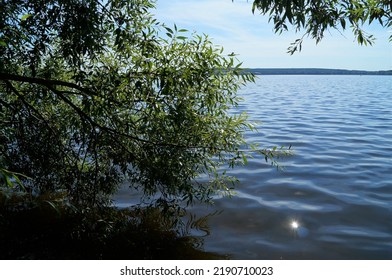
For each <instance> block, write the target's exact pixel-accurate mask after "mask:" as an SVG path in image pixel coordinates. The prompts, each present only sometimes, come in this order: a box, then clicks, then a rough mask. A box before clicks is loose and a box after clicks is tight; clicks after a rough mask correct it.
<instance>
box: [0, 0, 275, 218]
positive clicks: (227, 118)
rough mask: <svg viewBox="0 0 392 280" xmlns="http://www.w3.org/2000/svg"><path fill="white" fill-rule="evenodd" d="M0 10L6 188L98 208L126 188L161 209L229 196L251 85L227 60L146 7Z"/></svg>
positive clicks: (71, 1) (45, 4) (106, 4)
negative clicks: (238, 110)
mask: <svg viewBox="0 0 392 280" xmlns="http://www.w3.org/2000/svg"><path fill="white" fill-rule="evenodd" d="M0 5H1V6H0V115H1V119H0V129H1V135H0V143H1V146H0V149H1V156H0V168H1V171H2V173H1V174H2V176H3V178H5V179H4V182H5V183H3V187H7V186H9V187H13V188H15V189H17V188H18V184H16V183H19V182H22V183H23V187H24V188H26V190H28V191H29V192H30V193H31V194H33V195H39V194H45V193H48V192H49V193H58V192H62V193H65V196H66V198H67V199H69V200H70V201H72V202H73V203H75V204H80V205H88V206H96V205H98V206H99V205H107V204H108V203H109V202H110V200H109V197H110V195H111V194H112V193H113V192H115V191H116V189H117V186H118V184H119V183H120V182H123V181H128V182H130V185H131V187H134V188H140V189H141V190H143V192H144V194H145V196H146V197H152V198H153V199H154V200H153V201H155V203H156V204H157V205H159V206H161V207H163V208H164V209H165V210H167V211H169V210H170V209H172V206H173V205H179V204H181V203H188V204H189V203H192V202H193V201H194V200H200V201H206V200H208V199H209V198H210V197H211V195H212V194H213V193H214V192H215V191H217V190H223V191H224V192H229V191H230V189H229V188H228V185H227V184H226V183H227V182H228V181H230V180H232V178H231V177H229V176H226V175H225V173H224V171H222V169H221V167H222V166H227V165H228V166H230V167H233V166H235V165H236V164H241V163H243V162H244V160H245V156H246V154H245V152H244V151H242V150H241V149H240V148H242V147H243V146H244V145H245V142H244V139H243V136H242V134H243V131H244V130H245V129H248V128H251V125H250V124H249V123H248V122H247V121H246V115H244V114H240V115H233V114H231V113H230V112H229V110H230V109H231V108H233V107H235V106H236V105H237V103H238V101H239V98H238V96H237V95H236V91H237V90H238V88H239V87H240V86H242V85H244V84H245V83H247V82H251V81H253V79H254V78H253V76H252V75H250V74H244V73H242V71H241V69H240V63H238V62H237V60H236V58H235V57H233V56H224V55H223V49H221V48H217V47H215V46H214V45H213V44H212V43H211V42H210V40H209V39H208V37H207V36H199V35H197V34H192V35H189V36H186V35H187V31H186V30H183V29H178V28H177V26H174V27H167V26H165V25H163V24H160V23H158V22H156V20H155V19H153V17H152V16H151V14H150V13H149V11H150V9H152V8H153V7H154V5H153V4H152V3H151V1H147V0H108V1H98V0H83V1H81V0H80V1H79V0H33V1H31V0H28V1H27V0H16V1H15V0H4V1H2V2H1V4H0ZM265 155H266V156H267V155H268V154H265ZM10 174H11V175H10ZM12 174H13V175H12ZM20 174H23V176H19V175H20ZM201 175H205V177H206V178H209V179H208V180H207V182H204V181H203V182H202V180H199V178H200V176H201ZM20 185H21V184H20Z"/></svg>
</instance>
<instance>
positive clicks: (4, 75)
mask: <svg viewBox="0 0 392 280" xmlns="http://www.w3.org/2000/svg"><path fill="white" fill-rule="evenodd" d="M0 80H3V81H16V82H23V83H30V84H38V85H43V86H46V87H51V86H65V87H69V88H73V89H77V90H79V91H81V92H84V93H86V94H88V95H97V94H96V93H94V92H92V91H90V90H89V89H86V88H84V87H81V86H79V85H77V84H75V83H70V82H65V81H61V80H50V79H43V78H32V77H27V76H22V75H15V74H9V73H1V72H0Z"/></svg>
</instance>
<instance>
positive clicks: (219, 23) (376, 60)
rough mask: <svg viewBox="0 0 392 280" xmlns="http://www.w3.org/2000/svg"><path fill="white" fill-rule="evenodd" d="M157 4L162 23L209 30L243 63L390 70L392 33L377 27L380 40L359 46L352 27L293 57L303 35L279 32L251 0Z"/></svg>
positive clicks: (310, 43)
mask: <svg viewBox="0 0 392 280" xmlns="http://www.w3.org/2000/svg"><path fill="white" fill-rule="evenodd" d="M156 6H157V9H156V10H154V11H152V13H153V14H155V17H156V18H157V19H158V20H159V21H160V22H162V23H165V24H166V25H168V26H169V27H170V26H173V24H174V23H175V24H176V25H177V26H178V27H179V28H186V29H188V30H190V31H195V32H197V33H198V34H203V33H205V34H208V35H209V37H210V38H211V40H212V41H213V43H214V44H216V45H219V46H223V47H224V49H225V53H227V54H229V53H232V52H234V53H236V54H239V56H238V58H239V60H240V61H243V62H244V64H243V66H244V67H260V68H302V67H312V68H313V67H316V68H340V69H357V70H388V69H392V43H389V42H388V37H389V35H390V34H391V33H390V32H391V31H389V30H387V29H384V28H381V27H380V26H378V25H372V26H370V27H368V28H367V29H366V30H367V31H369V32H370V33H372V34H373V35H374V36H375V37H376V38H377V40H376V43H375V44H374V45H373V46H359V45H358V44H357V42H356V41H355V39H354V37H353V35H352V34H351V31H350V30H347V31H346V32H345V33H343V36H342V35H341V34H340V33H339V32H337V31H334V32H332V33H327V34H326V36H325V38H324V39H323V40H322V41H321V43H319V44H318V45H316V43H315V42H314V41H313V40H311V39H308V40H305V42H304V44H303V48H302V52H301V53H296V54H294V55H293V56H290V55H289V54H287V53H286V51H287V47H288V46H289V45H290V43H291V42H293V41H294V40H295V39H296V38H299V37H301V34H295V32H294V31H290V32H286V33H283V34H281V35H277V34H275V33H274V32H273V24H272V23H268V18H267V17H265V16H261V15H260V14H257V12H256V13H255V15H253V14H252V11H251V9H252V0H249V2H248V1H246V0H235V1H234V3H233V2H232V1H231V0H157V3H156Z"/></svg>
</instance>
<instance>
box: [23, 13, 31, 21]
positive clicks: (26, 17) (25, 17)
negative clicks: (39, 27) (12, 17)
mask: <svg viewBox="0 0 392 280" xmlns="http://www.w3.org/2000/svg"><path fill="white" fill-rule="evenodd" d="M32 16H33V15H32V14H25V15H23V16H22V17H21V18H20V20H21V21H25V20H27V19H28V18H30V17H32Z"/></svg>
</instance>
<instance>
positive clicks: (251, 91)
mask: <svg viewBox="0 0 392 280" xmlns="http://www.w3.org/2000/svg"><path fill="white" fill-rule="evenodd" d="M240 95H241V96H243V97H244V101H243V102H242V103H241V105H240V107H239V108H238V110H239V111H246V112H247V113H248V115H249V117H250V120H251V121H254V122H257V127H258V131H253V132H248V133H246V135H245V136H246V139H247V141H248V142H253V143H259V145H260V146H261V147H266V148H268V147H273V146H281V145H284V146H286V147H288V146H290V145H291V146H292V149H293V152H294V155H292V156H290V157H286V158H282V159H280V160H279V163H280V165H281V167H282V170H280V171H278V170H277V169H276V168H274V167H271V166H270V165H269V164H268V163H267V164H266V163H265V161H264V159H262V158H259V157H255V158H253V159H250V160H249V163H248V165H246V166H244V167H239V168H236V169H235V170H234V171H233V172H232V173H233V174H234V175H236V176H237V177H238V179H239V180H240V184H239V185H238V186H237V187H236V192H237V193H236V195H235V196H234V197H232V198H227V197H223V198H222V197H219V196H217V197H216V198H215V199H214V205H213V206H208V207H207V206H205V205H202V206H195V207H194V208H193V209H191V210H192V211H193V212H194V213H197V214H199V215H204V214H209V213H213V212H214V211H218V212H219V214H216V215H212V216H211V217H209V219H208V226H209V230H208V231H202V232H199V233H197V232H196V233H195V234H200V235H204V238H203V248H204V250H205V251H210V252H215V253H219V254H223V255H228V256H230V257H231V258H233V259H392V77H391V76H260V77H259V78H258V80H257V83H256V84H252V85H249V86H247V87H246V88H244V89H242V90H241V92H240ZM119 196H120V198H119V199H118V203H119V204H121V193H120V194H119ZM128 198H129V196H128ZM294 222H295V223H294ZM206 232H207V233H208V234H205V233H206Z"/></svg>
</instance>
